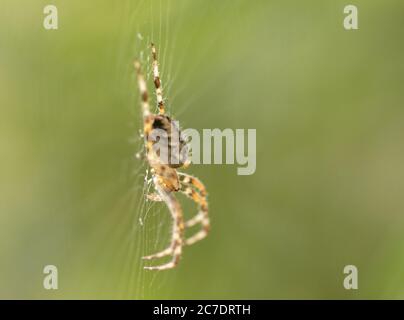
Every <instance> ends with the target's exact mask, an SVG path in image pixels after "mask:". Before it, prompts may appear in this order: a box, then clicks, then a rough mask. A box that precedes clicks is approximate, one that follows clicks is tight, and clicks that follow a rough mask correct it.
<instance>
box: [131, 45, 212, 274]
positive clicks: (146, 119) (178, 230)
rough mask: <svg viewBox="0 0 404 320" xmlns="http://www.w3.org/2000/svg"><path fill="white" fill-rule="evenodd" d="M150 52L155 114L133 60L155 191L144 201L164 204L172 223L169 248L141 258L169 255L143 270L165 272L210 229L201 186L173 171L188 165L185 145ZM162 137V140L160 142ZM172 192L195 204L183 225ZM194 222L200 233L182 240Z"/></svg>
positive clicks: (182, 219) (193, 178)
mask: <svg viewBox="0 0 404 320" xmlns="http://www.w3.org/2000/svg"><path fill="white" fill-rule="evenodd" d="M151 50H152V58H153V59H152V60H153V65H152V67H153V80H154V86H155V89H156V97H157V105H158V109H159V112H158V114H153V113H151V111H150V105H149V95H148V93H147V85H146V81H145V79H144V77H143V74H142V72H141V68H140V63H139V61H137V60H136V61H135V69H136V72H137V81H138V86H139V91H140V96H141V101H142V111H143V135H144V139H145V149H146V160H147V162H148V164H149V166H150V168H151V170H150V171H151V174H152V181H153V184H154V188H155V189H156V193H153V194H150V195H147V198H148V199H149V200H152V201H164V202H165V203H166V205H167V207H168V209H169V210H170V213H171V215H172V218H173V221H174V223H173V231H172V238H171V244H170V246H169V247H168V248H166V249H165V250H163V251H160V252H158V253H155V254H152V255H149V256H145V257H143V259H146V260H151V259H156V258H162V257H166V256H171V257H172V258H171V260H170V261H169V262H167V263H165V264H162V265H159V266H146V267H145V269H149V270H165V269H170V268H173V267H175V266H176V265H177V264H178V262H179V260H180V258H181V254H182V247H183V245H191V244H194V243H195V242H197V241H199V240H202V239H203V238H205V237H206V235H207V234H208V232H209V229H210V223H209V217H208V202H207V199H206V189H205V186H204V185H203V183H202V182H201V181H200V180H199V179H197V178H195V177H193V176H190V175H188V174H185V173H181V172H178V171H177V170H176V169H177V168H181V167H186V166H188V165H189V161H188V159H187V155H188V150H187V144H186V141H185V139H184V137H183V135H182V133H181V130H180V129H179V126H178V124H177V123H176V122H175V121H173V120H172V119H171V118H170V117H169V116H167V115H166V114H165V106H164V101H163V92H162V88H161V80H160V76H159V70H158V62H157V52H156V48H155V46H154V45H153V44H151ZM155 131H157V134H156V135H154V133H155ZM158 131H160V132H158ZM159 133H160V134H159ZM157 137H158V138H157ZM163 138H164V139H165V140H161V139H163ZM157 143H159V145H158V147H159V148H155V147H156V146H157ZM175 192H181V193H183V194H185V195H186V196H187V197H189V198H191V199H192V200H193V201H195V203H196V204H197V205H198V208H199V211H198V214H197V215H196V216H195V217H193V218H192V219H190V220H188V221H187V222H184V218H183V214H182V208H181V205H180V203H179V202H178V200H177V198H176V197H175V195H174V193H175ZM198 223H200V224H201V226H202V228H201V230H200V231H198V232H197V233H196V234H194V235H193V236H191V237H190V238H187V239H184V230H185V228H186V227H192V226H194V225H196V224H198Z"/></svg>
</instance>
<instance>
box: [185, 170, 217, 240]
mask: <svg viewBox="0 0 404 320" xmlns="http://www.w3.org/2000/svg"><path fill="white" fill-rule="evenodd" d="M178 176H179V177H180V179H181V184H182V188H181V190H180V191H181V192H182V193H184V194H185V195H186V196H187V197H188V198H190V199H192V200H193V201H194V202H196V203H197V204H198V206H199V212H198V214H197V215H196V216H195V217H193V218H192V219H190V220H188V221H187V222H186V223H185V227H192V226H194V225H196V224H197V223H201V225H202V229H201V230H200V231H198V232H197V233H196V234H194V235H193V236H192V237H190V238H188V239H186V240H185V244H186V245H192V244H194V243H195V242H198V241H200V240H202V239H203V238H205V237H206V236H207V235H208V233H209V230H210V221H209V215H208V202H207V200H206V189H205V186H204V185H203V183H202V182H201V181H200V180H199V179H197V178H195V177H192V176H190V175H188V174H185V173H178ZM195 189H196V190H197V191H196V190H195Z"/></svg>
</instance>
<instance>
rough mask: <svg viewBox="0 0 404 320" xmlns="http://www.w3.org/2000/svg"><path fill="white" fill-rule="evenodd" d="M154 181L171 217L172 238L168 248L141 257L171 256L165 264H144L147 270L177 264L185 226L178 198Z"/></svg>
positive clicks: (160, 268)
mask: <svg viewBox="0 0 404 320" xmlns="http://www.w3.org/2000/svg"><path fill="white" fill-rule="evenodd" d="M154 183H155V187H156V191H157V195H158V197H159V199H160V200H162V201H164V202H165V203H166V205H167V207H168V209H169V210H170V213H171V216H172V218H173V230H172V238H171V244H170V246H169V247H168V248H166V249H164V250H162V251H160V252H157V253H154V254H151V255H148V256H144V257H143V259H144V260H152V259H158V258H163V257H166V256H170V255H171V256H172V258H171V260H170V261H169V262H167V263H165V264H162V265H157V266H145V267H144V268H145V269H147V270H167V269H171V268H174V267H175V266H177V264H178V262H179V261H180V258H181V254H182V246H183V243H184V241H183V234H184V228H185V226H184V220H183V217H182V209H181V206H180V204H179V202H178V200H177V199H176V198H175V196H174V195H173V194H172V192H168V191H166V190H165V189H164V188H163V187H162V186H161V185H159V184H158V182H157V181H156V180H154Z"/></svg>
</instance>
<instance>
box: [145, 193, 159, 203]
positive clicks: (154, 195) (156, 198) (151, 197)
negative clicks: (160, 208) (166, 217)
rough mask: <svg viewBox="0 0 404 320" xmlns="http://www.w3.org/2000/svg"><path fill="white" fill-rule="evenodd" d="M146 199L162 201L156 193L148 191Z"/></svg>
mask: <svg viewBox="0 0 404 320" xmlns="http://www.w3.org/2000/svg"><path fill="white" fill-rule="evenodd" d="M146 198H147V200H149V201H154V202H161V201H163V199H161V197H160V196H159V195H158V194H157V193H154V192H153V193H149V194H148V195H146Z"/></svg>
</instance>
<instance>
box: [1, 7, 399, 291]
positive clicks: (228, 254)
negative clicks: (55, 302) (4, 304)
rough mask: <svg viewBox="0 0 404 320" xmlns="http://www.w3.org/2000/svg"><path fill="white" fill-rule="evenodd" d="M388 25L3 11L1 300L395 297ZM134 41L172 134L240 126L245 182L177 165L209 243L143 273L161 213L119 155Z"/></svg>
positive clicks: (162, 239)
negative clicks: (204, 208)
mask: <svg viewBox="0 0 404 320" xmlns="http://www.w3.org/2000/svg"><path fill="white" fill-rule="evenodd" d="M48 4H54V5H56V6H57V8H58V14H59V29H58V30H51V31H49V30H45V29H44V28H43V25H42V23H43V19H44V16H45V15H44V14H43V8H44V7H45V6H46V5H48ZM347 4H355V5H357V6H358V9H359V30H355V31H346V30H345V29H344V28H343V24H342V23H343V19H344V14H343V8H344V6H345V5H347ZM403 17H404V3H403V1H401V0H387V1H381V0H379V1H368V0H367V1H366V0H355V1H341V0H334V1H321V0H316V1H314V0H308V1H298V0H287V1H268V0H266V1H241V0H236V1H233V0H232V1H230V0H229V1H212V0H209V1H205V0H203V1H202V0H200V1H199V0H195V1H192V2H191V1H185V0H169V1H138V0H132V1H129V0H121V1H105V0H97V1H95V0H94V1H78V0H70V1H62V0H53V1H52V3H49V2H48V1H42V0H34V1H22V0H17V1H15V0H13V1H11V0H2V1H1V2H0V70H1V71H0V111H1V112H0V148H1V149H0V150H1V157H0V298H3V299H4V298H8V299H11V298H23V299H62V298H63V299H73V298H78V299H81V298H90V299H100V298H112V299H151V298H168V299H170V298H184V299H194V298H226V299H236V298H242V299H253V298H255V299H281V298H292V299H303V298H306V299H317V298H323V299H335V298H343V299H359V298H365V299H367V298H382V299H385V298H392V299H399V298H404V250H403V249H404V233H403V227H404V197H403V191H404V143H403V142H404V107H403V106H404V90H403V84H404V60H403V57H404V43H403V30H404V19H403ZM150 41H154V42H155V43H156V45H157V46H158V48H159V52H160V64H161V71H162V81H163V86H164V90H165V96H166V98H167V105H168V109H169V112H170V113H171V114H172V115H173V116H174V117H175V118H177V119H179V120H180V123H181V125H182V127H184V128H189V127H192V128H196V129H198V130H201V129H203V128H221V129H224V128H233V129H236V128H244V129H248V128H253V129H256V130H257V171H256V173H255V174H254V175H252V176H238V175H237V169H236V168H237V166H236V165H194V166H191V167H190V168H189V169H187V172H190V173H192V174H195V175H196V176H198V177H200V178H201V179H202V180H203V181H204V182H205V184H206V186H207V188H208V191H209V202H210V214H211V220H212V233H211V234H210V236H209V237H208V238H207V239H206V240H204V241H202V242H200V243H198V244H197V245H195V246H193V247H189V248H186V249H185V251H184V254H183V259H182V261H181V264H180V265H179V266H178V268H176V269H175V270H170V271H166V272H158V273H156V272H150V271H149V272H147V271H144V270H143V269H142V266H143V263H142V262H141V260H140V257H141V256H142V255H144V254H150V253H152V252H154V251H156V250H159V249H162V248H163V247H165V246H166V245H167V243H168V239H169V231H170V217H169V215H168V213H167V210H166V208H165V207H164V206H163V205H161V204H150V203H149V202H145V200H144V197H145V194H146V192H147V191H148V190H149V189H152V186H150V185H148V184H147V183H146V182H145V181H144V180H145V176H146V169H147V168H146V166H145V164H144V163H143V162H142V161H140V160H137V159H135V157H134V155H135V153H136V152H137V151H139V149H140V148H141V138H140V137H139V130H140V129H141V125H142V123H141V119H140V106H139V102H138V101H139V100H138V99H139V97H138V94H137V88H136V81H135V77H134V72H133V69H132V61H133V59H134V58H135V57H140V58H141V59H142V61H143V63H144V65H145V66H146V65H148V60H147V56H148V49H147V45H148V43H149V42H150ZM148 71H150V68H149V69H148ZM149 75H150V73H149ZM149 83H150V82H149ZM181 199H182V197H181ZM181 201H183V200H181ZM183 205H184V208H185V209H186V210H185V211H186V214H187V216H191V215H192V214H193V213H194V211H195V209H194V208H193V206H192V204H191V203H189V202H187V201H185V202H183ZM50 264H52V265H56V266H57V268H58V272H59V289H58V290H54V291H52V290H49V291H48V290H45V289H44V288H43V285H42V281H43V278H44V274H43V268H44V266H45V265H50ZM348 264H353V265H355V266H357V267H358V269H359V289H358V290H351V291H347V290H345V289H344V287H343V279H344V274H343V268H344V266H345V265H348Z"/></svg>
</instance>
